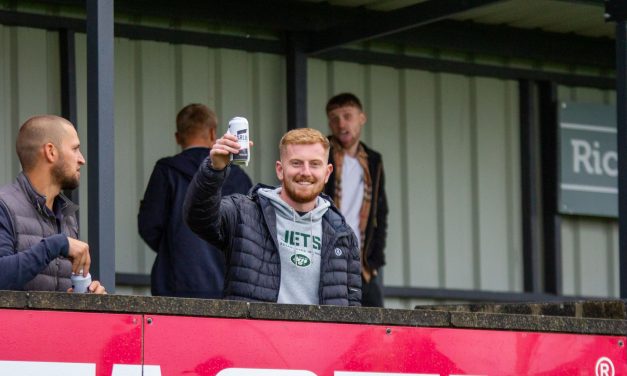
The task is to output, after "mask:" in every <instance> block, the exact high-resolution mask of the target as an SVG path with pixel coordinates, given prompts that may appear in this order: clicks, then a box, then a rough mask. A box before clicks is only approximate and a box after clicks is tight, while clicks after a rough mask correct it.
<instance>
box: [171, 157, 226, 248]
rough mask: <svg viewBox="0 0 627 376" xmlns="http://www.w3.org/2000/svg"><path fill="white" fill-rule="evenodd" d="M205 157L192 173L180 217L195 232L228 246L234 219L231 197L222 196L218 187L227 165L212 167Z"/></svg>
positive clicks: (213, 241)
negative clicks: (219, 167) (181, 216)
mask: <svg viewBox="0 0 627 376" xmlns="http://www.w3.org/2000/svg"><path fill="white" fill-rule="evenodd" d="M210 163H211V162H210V159H209V158H207V159H206V160H205V161H204V162H203V163H201V164H200V167H199V168H198V171H197V172H196V174H195V175H194V178H193V179H192V181H191V183H190V185H189V188H188V189H187V194H186V195H185V202H184V204H183V218H185V221H186V223H187V225H188V226H189V228H190V229H191V230H192V231H193V232H194V233H196V235H198V236H200V237H201V238H203V239H205V240H206V241H208V242H209V243H211V244H213V245H214V246H216V247H218V248H220V249H222V250H228V249H230V244H231V240H232V237H231V234H232V232H233V229H234V227H235V223H236V220H237V215H238V213H237V208H236V206H235V204H234V201H233V196H229V197H228V198H225V199H222V194H221V189H222V185H223V184H224V180H225V179H226V177H227V176H228V174H229V169H230V167H226V168H225V169H224V170H214V169H213V168H211V166H210Z"/></svg>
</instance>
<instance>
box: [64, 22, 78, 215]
mask: <svg viewBox="0 0 627 376" xmlns="http://www.w3.org/2000/svg"><path fill="white" fill-rule="evenodd" d="M74 47H75V40H74V31H73V30H68V29H61V30H59V55H60V57H61V116H62V117H64V118H66V119H68V120H69V121H71V122H72V124H74V127H78V123H77V121H78V111H77V110H76V52H75V48H74ZM64 194H65V195H66V196H68V197H69V198H70V199H71V200H72V201H74V202H75V203H78V200H79V190H78V189H74V190H72V191H67V192H64ZM79 214H80V213H77V219H78V215H79Z"/></svg>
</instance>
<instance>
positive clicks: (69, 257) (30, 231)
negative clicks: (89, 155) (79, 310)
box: [0, 115, 106, 294]
mask: <svg viewBox="0 0 627 376" xmlns="http://www.w3.org/2000/svg"><path fill="white" fill-rule="evenodd" d="M16 151H17V155H18V158H19V160H20V163H21V164H22V172H21V173H20V174H19V175H18V176H17V179H16V180H15V182H14V183H13V184H10V185H6V186H4V187H2V188H0V289H2V290H31V291H32V290H36V291H70V292H71V291H72V289H71V287H72V282H71V280H70V277H71V275H72V274H73V273H74V274H80V273H82V274H83V275H87V273H88V272H89V266H90V262H91V259H90V256H89V246H88V245H87V243H84V242H82V241H80V240H78V239H77V238H78V222H77V221H76V211H77V210H78V205H76V204H74V203H73V202H71V201H70V200H69V199H68V198H67V197H65V196H64V195H63V194H62V193H61V191H62V190H64V189H75V188H76V187H78V183H79V179H80V168H81V166H82V165H84V164H85V158H83V155H82V154H81V151H80V141H79V139H78V134H77V133H76V130H75V129H74V126H73V125H72V123H70V122H69V121H67V120H65V119H63V118H61V117H58V116H53V115H41V116H34V117H32V118H30V119H28V120H27V121H26V122H25V123H24V124H22V126H21V127H20V130H19V133H18V136H17V141H16ZM88 291H89V292H92V293H100V294H101V293H105V292H106V291H105V288H104V287H103V286H101V285H100V283H99V282H98V281H94V282H92V283H91V285H90V286H89V288H88Z"/></svg>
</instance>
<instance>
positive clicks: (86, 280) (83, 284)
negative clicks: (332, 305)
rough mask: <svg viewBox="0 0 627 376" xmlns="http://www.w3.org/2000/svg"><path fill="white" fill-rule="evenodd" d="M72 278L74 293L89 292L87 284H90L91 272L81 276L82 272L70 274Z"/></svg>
mask: <svg viewBox="0 0 627 376" xmlns="http://www.w3.org/2000/svg"><path fill="white" fill-rule="evenodd" d="M70 279H71V280H72V290H73V292H75V293H79V294H84V293H88V292H89V285H91V274H89V273H87V276H85V277H83V274H82V273H80V274H72V276H71V277H70Z"/></svg>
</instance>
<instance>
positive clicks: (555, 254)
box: [538, 82, 562, 295]
mask: <svg viewBox="0 0 627 376" xmlns="http://www.w3.org/2000/svg"><path fill="white" fill-rule="evenodd" d="M538 88H539V99H540V145H541V149H540V162H541V166H542V209H543V210H542V233H543V239H544V246H543V250H544V291H545V292H547V293H550V294H555V295H561V294H562V238H561V218H560V216H559V214H558V212H557V207H558V187H557V185H558V173H559V169H558V165H559V161H558V151H559V150H560V149H559V137H558V134H557V88H556V86H555V83H554V82H541V83H539V84H538Z"/></svg>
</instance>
